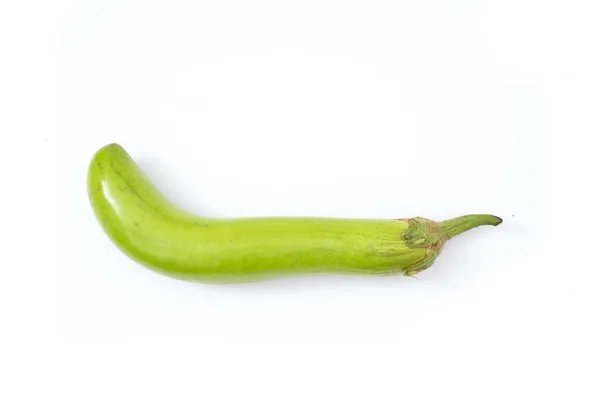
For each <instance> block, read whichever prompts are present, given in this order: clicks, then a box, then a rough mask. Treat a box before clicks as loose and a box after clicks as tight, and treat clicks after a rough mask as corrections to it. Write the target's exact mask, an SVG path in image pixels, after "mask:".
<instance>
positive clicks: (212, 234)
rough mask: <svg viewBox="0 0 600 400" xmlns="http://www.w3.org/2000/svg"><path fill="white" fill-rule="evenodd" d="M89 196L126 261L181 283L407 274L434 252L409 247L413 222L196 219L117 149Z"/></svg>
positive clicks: (95, 167) (100, 160)
mask: <svg viewBox="0 0 600 400" xmlns="http://www.w3.org/2000/svg"><path fill="white" fill-rule="evenodd" d="M88 194H89V199H90V202H91V204H92V207H93V209H94V212H95V214H96V217H97V219H98V221H99V222H100V224H101V226H102V228H103V229H104V231H105V232H106V234H107V235H108V236H109V237H110V239H111V240H112V241H113V242H114V243H115V244H116V245H117V246H118V247H119V248H120V249H121V250H122V251H123V252H124V253H125V254H127V255H128V256H129V257H131V258H132V259H134V260H136V261H138V262H139V263H141V264H144V265H146V266H147V267H149V268H151V269H153V270H155V271H157V272H160V273H163V274H165V275H169V276H172V277H175V278H179V279H185V280H194V281H204V282H213V283H236V282H248V281H256V280H262V279H270V278H275V277H281V276H286V275H294V274H303V273H348V274H350V273H354V274H380V275H389V274H394V273H402V272H404V273H406V271H407V270H408V269H409V268H410V267H411V266H415V265H419V263H421V264H422V263H423V261H424V260H426V259H428V258H430V257H428V255H429V254H430V253H431V251H430V250H431V249H428V248H427V247H426V246H415V245H413V244H411V243H410V242H407V241H405V240H404V234H405V232H406V231H407V229H408V228H409V225H410V221H411V220H362V219H334V218H277V217H272V218H242V219H211V218H203V217H198V216H195V215H193V214H191V213H188V212H186V211H184V210H182V209H180V208H178V207H177V206H175V205H174V204H173V203H171V202H170V201H169V200H168V199H167V198H166V197H165V196H164V195H163V194H162V193H160V192H159V191H158V189H156V187H154V185H152V183H151V182H150V181H149V180H148V179H147V177H146V176H145V175H144V173H143V172H142V171H141V170H140V169H139V167H138V166H137V165H136V164H135V162H134V161H133V160H132V159H131V157H130V156H129V155H128V154H127V152H126V151H125V150H124V149H123V148H122V147H121V146H119V145H117V144H111V145H108V146H105V147H103V148H102V149H100V150H99V151H98V152H97V153H96V154H95V155H94V157H93V159H92V162H91V164H90V167H89V172H88ZM427 221H429V220H427ZM430 222H431V223H434V222H433V221H430ZM431 262H433V260H431ZM417 272H418V271H417Z"/></svg>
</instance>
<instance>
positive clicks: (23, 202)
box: [0, 0, 600, 399]
mask: <svg viewBox="0 0 600 400" xmlns="http://www.w3.org/2000/svg"><path fill="white" fill-rule="evenodd" d="M591 4H592V3H591V2H590V3H585V2H572V3H571V2H570V3H569V5H568V6H567V5H565V7H564V8H561V7H558V6H548V5H546V4H545V2H535V1H503V2H493V1H481V2H477V1H466V0H465V1H458V2H442V1H433V0H431V1H372V0H371V1H366V0H365V1H362V0H361V1H332V0H320V1H303V2H286V1H263V0H258V1H252V2H247V1H230V0H226V1H170V2H164V1H85V2H78V1H71V2H64V4H60V6H59V5H54V6H53V7H48V5H46V6H45V8H44V7H43V6H42V5H41V4H39V5H33V6H31V7H30V8H28V9H25V8H24V9H23V10H16V8H15V9H10V8H9V9H6V10H4V12H3V13H2V18H3V21H2V22H3V24H0V26H2V28H1V29H2V36H3V38H4V40H3V45H5V46H6V48H5V50H6V52H5V54H8V55H9V56H10V57H8V59H9V60H10V61H9V62H8V63H7V64H6V65H7V66H5V67H4V68H5V70H4V71H3V82H2V83H3V88H4V90H3V92H4V93H5V95H4V96H3V97H2V101H3V103H2V109H3V110H4V111H5V115H4V117H3V120H4V122H5V123H7V124H6V127H5V128H3V130H4V131H5V132H9V135H10V136H9V137H10V138H11V139H10V140H11V141H12V140H15V143H16V141H17V139H14V138H17V137H18V140H19V143H21V141H22V142H23V143H24V144H26V145H27V152H28V153H27V154H28V156H29V157H30V158H31V159H33V160H35V162H25V161H23V158H22V157H23V153H20V152H18V151H16V150H14V149H13V148H12V147H5V149H4V153H5V157H4V160H3V161H4V162H7V164H6V166H5V167H3V170H4V171H5V172H6V173H7V174H6V175H7V179H8V180H7V181H6V182H7V183H6V185H7V187H9V188H12V190H14V191H15V193H17V194H18V195H17V196H11V197H10V199H9V200H8V201H9V202H10V204H8V203H7V205H6V207H5V209H6V210H9V211H10V212H9V213H8V214H10V215H9V216H8V220H7V221H8V224H9V226H14V228H13V229H11V230H10V231H9V230H7V231H8V232H10V234H11V235H12V238H15V239H17V240H15V241H14V242H13V241H9V242H7V243H9V245H8V246H7V247H8V248H7V256H6V259H7V260H8V261H7V263H6V266H3V269H4V270H5V276H4V278H2V279H3V283H2V284H3V290H2V291H1V293H2V304H3V305H4V307H3V309H4V313H5V315H6V318H5V322H7V325H8V326H9V328H7V329H5V330H4V332H3V335H6V338H3V342H4V347H5V349H3V356H2V360H0V363H1V364H0V366H2V367H3V368H4V369H5V371H4V372H3V377H4V379H3V380H6V382H5V384H3V385H2V387H1V388H0V393H2V392H3V391H5V392H6V395H3V396H2V397H3V398H11V399H13V398H48V397H49V396H50V395H51V394H52V395H56V396H57V397H60V398H61V399H82V398H85V399H96V398H98V399H106V398H113V399H121V398H123V399H131V398H206V399H239V398H245V399H248V398H250V399H253V398H257V399H258V398H260V399H271V398H272V399H296V398H298V399H307V398H309V399H321V398H323V399H334V398H373V399H388V398H389V399H398V398H410V399H420V398H432V399H439V398H449V397H461V398H469V399H470V398H474V399H475V398H477V399H480V398H502V399H505V398H541V397H546V396H549V395H554V396H556V397H558V398H572V399H588V398H589V399H593V398H598V397H599V396H600V389H599V387H598V382H597V377H598V371H599V367H598V361H597V360H598V359H599V357H600V351H599V346H598V338H599V337H600V330H599V329H598V315H599V314H598V304H600V295H599V294H598V293H599V291H598V290H597V285H598V280H599V279H598V278H600V273H599V272H598V260H597V258H596V257H595V256H594V254H593V251H594V250H595V248H596V247H597V245H596V244H595V243H594V240H593V237H594V236H592V235H591V234H590V233H587V232H592V228H593V224H594V219H593V215H591V214H588V207H590V206H592V205H594V204H597V203H596V200H595V199H594V197H593V196H594V194H593V193H592V192H593V190H591V189H590V187H591V188H592V189H593V188H594V187H595V186H597V177H596V178H594V177H593V176H589V175H586V173H589V172H591V171H593V168H594V167H593V166H592V163H593V161H595V157H596V155H595V154H596V152H597V145H596V144H595V141H594V140H593V137H594V135H597V134H598V132H599V130H598V129H597V127H598V124H597V118H598V117H597V115H598V109H599V106H600V104H599V103H600V102H599V96H598V92H599V89H600V87H599V85H598V78H597V72H598V70H600V65H599V63H598V46H597V41H596V40H594V39H593V38H594V37H597V36H595V34H597V33H598V32H597V29H596V28H595V26H594V25H595V24H596V22H595V21H596V19H597V15H598V10H594V8H593V7H591ZM37 6H42V7H39V8H38V7H37ZM595 31H596V32H595ZM7 39H8V40H7ZM594 124H595V125H594ZM111 142H117V143H120V144H121V145H123V146H124V147H125V148H126V149H127V150H128V151H129V152H130V154H131V155H132V157H133V158H134V159H135V160H136V161H137V162H138V163H139V165H140V166H141V167H142V168H143V170H144V171H145V172H146V173H147V174H148V176H149V177H150V178H151V180H152V181H153V182H155V183H156V185H157V186H158V187H159V188H160V189H161V190H163V191H164V192H165V193H166V195H167V196H168V197H169V198H171V199H172V200H173V201H174V202H175V203H177V204H179V205H181V206H182V207H184V208H186V209H188V210H191V211H194V212H196V213H198V214H205V215H210V216H218V217H237V216H265V215H289V216H293V215H310V216H331V217H349V218H351V217H357V218H359V217H360V218H401V217H412V216H417V215H421V216H424V217H428V218H432V219H436V220H441V219H445V218H452V217H455V216H458V215H462V214H466V213H493V214H497V215H499V216H501V217H503V218H504V221H505V222H504V223H503V224H502V225H500V226H499V227H497V228H491V227H483V228H479V229H477V230H473V231H471V232H468V233H466V234H464V235H462V236H460V237H458V238H456V239H454V240H452V241H451V242H450V243H449V244H448V245H447V246H446V249H445V250H444V252H443V253H442V255H441V256H440V257H439V259H438V261H437V262H436V263H435V264H434V266H433V267H431V268H430V269H429V270H427V271H425V272H423V273H421V274H419V275H418V279H410V278H406V277H402V276H397V277H387V278H372V277H367V278H365V277H339V276H331V277H323V276H319V277H301V278H293V279H285V280H277V281H270V282H262V283H254V284H244V285H229V286H211V285H205V284H198V283H186V282H180V281H176V280H172V279H169V278H166V277H163V276H160V275H157V274H155V273H153V272H151V271H149V270H147V269H145V268H144V267H141V266H139V265H137V264H135V263H134V262H132V261H130V260H129V259H128V258H126V257H125V256H124V255H123V254H122V253H120V252H119V250H118V249H117V248H116V247H115V246H114V245H113V244H112V243H111V242H110V241H109V239H108V238H107V237H106V236H105V235H104V233H103V232H102V230H101V229H100V227H99V225H98V224H97V222H96V221H95V218H94V216H93V213H92V210H91V208H90V206H89V203H88V200H87V194H86V172H87V171H86V170H87V166H88V163H89V160H90V158H91V157H92V155H93V153H94V152H95V151H96V150H97V149H98V148H100V147H101V146H103V145H105V144H108V143H111ZM9 143H11V142H9ZM596 171H597V170H596ZM594 179H595V180H594ZM32 180H33V182H34V183H33V184H32V183H30V182H31V181H32ZM586 191H587V192H586ZM55 200H56V201H55ZM19 207H27V209H28V211H27V213H24V212H21V211H18V210H19ZM13 210H15V211H13ZM10 224H14V225H10ZM40 227H41V229H39V228H40ZM32 228H35V229H32ZM586 229H587V230H586ZM13 243H14V244H13ZM49 263H53V264H55V266H56V268H51V265H50V266H49ZM3 264H5V263H3ZM12 264H15V265H14V266H12Z"/></svg>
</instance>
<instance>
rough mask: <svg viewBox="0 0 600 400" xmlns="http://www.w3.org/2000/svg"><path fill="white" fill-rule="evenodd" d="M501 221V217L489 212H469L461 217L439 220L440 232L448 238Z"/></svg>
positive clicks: (497, 223) (494, 224)
mask: <svg viewBox="0 0 600 400" xmlns="http://www.w3.org/2000/svg"><path fill="white" fill-rule="evenodd" d="M500 223H502V218H499V217H496V216H495V215H490V214H470V215H463V216H462V217H457V218H452V219H448V220H446V221H442V222H440V223H439V224H440V226H441V227H442V232H444V234H445V235H446V237H447V238H448V239H452V238H453V237H454V236H457V235H460V234H461V233H463V232H466V231H468V230H470V229H473V228H476V227H478V226H482V225H493V226H497V225H499V224H500Z"/></svg>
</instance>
